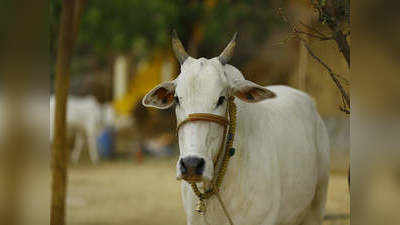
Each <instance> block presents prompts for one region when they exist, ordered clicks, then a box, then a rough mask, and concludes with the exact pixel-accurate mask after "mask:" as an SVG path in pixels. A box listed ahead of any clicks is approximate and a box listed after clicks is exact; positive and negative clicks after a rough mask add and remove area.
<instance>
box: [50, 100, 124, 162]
mask: <svg viewBox="0 0 400 225" xmlns="http://www.w3.org/2000/svg"><path fill="white" fill-rule="evenodd" d="M67 104H68V105H67V114H66V117H67V118H66V119H67V135H68V137H72V136H75V138H74V140H75V142H74V148H73V150H72V153H71V160H72V162H77V161H78V160H79V156H80V154H81V152H82V150H83V148H84V145H85V143H86V144H87V147H88V150H89V155H90V159H91V161H92V162H93V163H96V162H98V160H99V153H98V148H97V137H98V136H99V135H100V133H101V132H102V131H103V130H104V129H105V128H106V127H113V128H115V130H119V129H122V128H125V127H128V126H130V125H131V123H132V122H131V120H130V119H129V117H128V116H127V117H118V116H117V115H116V113H115V111H114V109H113V107H112V105H110V104H104V105H101V104H100V103H99V102H98V101H97V100H96V98H95V97H93V96H88V97H75V96H71V95H70V96H68V103H67ZM54 109H55V97H54V96H50V140H53V133H54V132H53V129H54V127H53V126H54V125H53V123H54Z"/></svg>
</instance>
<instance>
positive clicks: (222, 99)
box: [217, 96, 225, 107]
mask: <svg viewBox="0 0 400 225" xmlns="http://www.w3.org/2000/svg"><path fill="white" fill-rule="evenodd" d="M224 101H225V96H221V97H219V98H218V102H217V107H218V106H220V105H222V104H224Z"/></svg>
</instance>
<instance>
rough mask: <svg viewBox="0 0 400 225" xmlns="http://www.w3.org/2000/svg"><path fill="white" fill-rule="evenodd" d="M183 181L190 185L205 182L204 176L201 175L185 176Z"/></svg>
mask: <svg viewBox="0 0 400 225" xmlns="http://www.w3.org/2000/svg"><path fill="white" fill-rule="evenodd" d="M182 179H183V180H185V181H186V182H188V183H199V182H202V181H203V176H201V175H183V176H182Z"/></svg>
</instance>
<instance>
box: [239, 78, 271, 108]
mask: <svg viewBox="0 0 400 225" xmlns="http://www.w3.org/2000/svg"><path fill="white" fill-rule="evenodd" d="M231 88H232V93H233V95H234V96H236V97H238V98H239V99H240V100H242V101H245V102H249V103H254V102H259V101H262V100H264V99H267V98H274V97H275V96H276V94H275V93H274V92H272V91H270V90H268V89H267V88H265V87H263V86H260V85H258V84H255V83H253V82H251V81H248V80H235V81H234V82H233V84H232V86H231Z"/></svg>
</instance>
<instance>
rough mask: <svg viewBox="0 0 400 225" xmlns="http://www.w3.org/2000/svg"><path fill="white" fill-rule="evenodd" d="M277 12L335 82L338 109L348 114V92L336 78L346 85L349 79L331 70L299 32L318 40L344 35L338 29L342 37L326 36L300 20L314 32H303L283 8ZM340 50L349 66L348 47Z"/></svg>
mask: <svg viewBox="0 0 400 225" xmlns="http://www.w3.org/2000/svg"><path fill="white" fill-rule="evenodd" d="M277 13H278V15H279V16H280V17H281V18H282V19H283V21H284V22H286V23H287V25H288V26H289V29H290V31H289V33H290V34H293V35H294V37H295V38H297V39H298V40H299V41H300V42H301V43H302V44H303V45H304V47H305V48H306V50H307V52H308V54H309V55H310V56H311V57H312V58H313V59H315V60H316V61H317V62H318V63H319V64H321V65H322V66H323V67H324V68H325V69H326V70H327V71H328V73H329V75H330V77H331V79H332V81H333V82H334V83H335V85H336V86H337V88H338V89H339V91H340V93H341V96H342V103H343V106H340V107H339V109H340V110H341V111H343V112H345V113H346V114H350V97H349V94H348V93H347V92H346V90H345V89H344V88H343V86H342V83H341V82H340V81H339V79H338V78H340V79H342V80H343V81H344V82H345V84H346V85H348V84H349V81H348V80H347V79H346V78H344V77H342V76H340V75H339V74H336V73H335V72H333V70H332V69H331V68H330V67H329V66H328V65H327V64H326V63H325V62H324V61H322V59H321V58H319V57H318V56H317V55H316V54H315V53H314V52H313V51H312V49H311V48H310V46H309V45H308V43H307V41H306V40H304V38H302V37H301V34H305V35H308V36H311V37H315V38H319V39H320V40H332V39H333V40H335V41H337V39H338V38H343V37H344V38H346V37H345V35H343V33H342V32H341V31H340V33H341V34H342V35H343V37H342V36H341V37H338V36H337V35H338V34H340V33H339V32H336V33H334V35H335V36H332V37H327V36H326V35H325V34H323V33H322V32H320V31H318V30H317V29H315V28H312V27H311V26H309V25H307V24H305V23H303V22H301V21H300V24H301V25H303V26H304V27H306V28H308V29H310V30H312V31H314V32H315V33H316V34H312V33H308V32H304V31H301V30H299V29H298V28H297V27H296V26H295V25H294V24H293V23H291V22H290V20H289V18H288V17H287V15H286V14H285V13H284V12H283V9H281V8H279V9H278V10H277ZM346 44H347V41H346V42H345V43H342V45H341V46H346ZM338 46H339V44H338ZM339 48H340V47H339ZM342 50H343V52H342ZM347 50H348V52H347ZM341 52H342V54H343V56H344V57H345V59H346V61H347V63H348V66H350V50H349V48H348V49H346V47H344V49H341ZM347 54H348V55H347ZM346 56H348V57H349V59H348V60H347V58H346Z"/></svg>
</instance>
